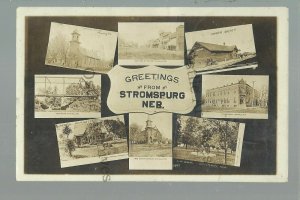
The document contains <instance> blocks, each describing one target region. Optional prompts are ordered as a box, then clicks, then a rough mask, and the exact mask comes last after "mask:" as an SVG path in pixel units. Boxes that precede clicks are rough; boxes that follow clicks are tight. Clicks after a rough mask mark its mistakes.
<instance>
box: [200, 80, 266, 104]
mask: <svg viewBox="0 0 300 200" xmlns="http://www.w3.org/2000/svg"><path fill="white" fill-rule="evenodd" d="M260 103H261V99H260V93H259V92H258V91H257V90H256V89H255V88H253V87H252V86H250V85H249V84H248V83H247V82H246V81H244V80H243V79H241V80H239V81H238V82H237V83H231V84H229V85H228V84H227V85H224V86H221V87H217V88H212V89H208V90H206V93H205V98H204V105H205V106H209V107H224V108H234V107H238V108H245V107H257V106H263V105H261V104H260ZM265 105H266V104H265ZM265 105H264V106H265Z"/></svg>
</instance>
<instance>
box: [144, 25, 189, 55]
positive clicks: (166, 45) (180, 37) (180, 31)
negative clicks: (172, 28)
mask: <svg viewBox="0 0 300 200" xmlns="http://www.w3.org/2000/svg"><path fill="white" fill-rule="evenodd" d="M147 47H148V48H159V49H166V50H172V51H183V50H184V26H183V25H180V26H178V27H177V28H176V32H173V33H172V32H160V33H159V37H158V38H157V39H155V40H150V41H149V42H148V44H147Z"/></svg>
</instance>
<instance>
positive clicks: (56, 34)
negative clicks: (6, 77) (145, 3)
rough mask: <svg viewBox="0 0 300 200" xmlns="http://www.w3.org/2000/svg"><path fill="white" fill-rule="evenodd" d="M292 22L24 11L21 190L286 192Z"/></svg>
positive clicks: (174, 11)
mask: <svg viewBox="0 0 300 200" xmlns="http://www.w3.org/2000/svg"><path fill="white" fill-rule="evenodd" d="M288 19H289V18H288V9H286V8H279V7H278V8H270V7H265V8H259V7H255V8H250V7H249V8H238V7H235V8H232V7H230V8H225V7H222V8H207V7H206V8H196V7H195V8H183V7H180V8H179V7H177V8H172V7H160V8H159V7H156V8H142V7H136V8H134V7H131V8H125V7H124V8H121V7H120V8H117V7H114V8H96V7H93V8H78V7H76V8H67V7H63V8H59V7H57V8H18V10H17V38H16V50H17V54H16V58H17V60H16V63H17V78H16V81H17V84H16V85H17V88H16V91H17V94H16V104H17V105H16V112H17V113H16V120H17V121H16V130H17V135H16V147H17V149H16V152H17V154H16V177H17V180H19V181H157V182H160V181H166V182H213V181H215V182H286V181H287V180H288V147H289V146H288V109H287V108H288V97H289V95H288V67H289V65H288V49H289V48H288V36H289V34H288ZM58 20H59V21H58ZM57 22H59V23H57ZM69 24H72V25H69ZM87 27H89V28H87ZM100 29H101V30H100ZM49 30H50V31H49ZM104 30H107V31H104ZM117 44H118V46H117ZM112 60H114V64H111V63H112ZM115 62H118V64H117V65H116V64H115ZM112 65H114V66H112ZM258 65H259V66H258ZM52 66H53V67H52ZM257 66H258V67H257ZM255 67H256V68H255ZM244 68H248V69H247V70H240V69H244ZM252 68H255V70H252ZM73 69H74V70H73ZM75 69H76V70H75ZM82 70H85V71H86V72H84V74H85V75H83V71H82ZM233 70H239V71H233ZM224 71H227V72H226V74H227V75H224V73H222V74H221V73H220V75H217V74H216V73H219V72H224ZM81 72H82V73H81ZM94 72H95V73H96V74H97V73H105V74H101V75H100V74H98V75H95V73H94ZM229 72H230V73H229ZM208 73H211V74H208ZM229 74H231V75H229ZM237 74H238V75H237ZM113 113H115V114H116V115H118V116H116V117H109V116H111V115H113ZM123 114H124V116H123ZM179 114H180V118H178V119H177V115H179ZM198 114H199V115H198ZM119 115H120V116H119ZM188 116H194V117H188ZM196 116H197V117H198V118H196ZM101 117H102V118H101ZM104 117H105V118H104ZM200 117H201V118H200ZM51 118H57V119H51ZM58 118H59V119H58ZM69 118H77V119H72V120H71V119H70V120H68V119H69ZM79 118H83V119H79ZM214 118H215V119H214ZM245 119H247V120H245ZM82 120H85V121H82ZM70 121H73V122H70ZM244 121H247V122H244ZM62 123H63V124H62ZM244 123H245V124H246V125H245V124H244ZM55 125H56V126H55ZM245 127H246V128H245ZM124 129H125V130H124ZM243 134H244V135H245V137H244V138H243ZM266 141H268V142H266ZM57 142H58V143H57ZM106 161H108V162H106ZM72 166H74V167H72ZM75 166H76V167H75ZM75 168H76V169H75Z"/></svg>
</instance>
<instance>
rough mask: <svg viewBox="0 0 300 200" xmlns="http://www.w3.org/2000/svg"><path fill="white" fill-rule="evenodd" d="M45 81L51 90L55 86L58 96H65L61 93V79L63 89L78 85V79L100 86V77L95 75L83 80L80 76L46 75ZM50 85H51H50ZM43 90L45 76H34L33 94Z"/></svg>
mask: <svg viewBox="0 0 300 200" xmlns="http://www.w3.org/2000/svg"><path fill="white" fill-rule="evenodd" d="M46 77H47V78H48V79H47V85H46V87H47V88H48V86H51V87H52V89H53V88H54V87H55V86H57V93H58V94H65V92H64V91H63V84H62V83H63V77H66V78H65V89H66V87H67V86H68V85H69V84H72V83H79V79H80V78H84V79H85V80H86V81H93V83H94V84H95V85H99V86H100V84H101V76H100V75H96V76H89V77H88V78H85V77H84V76H82V75H46ZM50 83H51V84H50ZM41 89H42V90H44V89H45V75H36V76H35V94H39V93H40V90H41Z"/></svg>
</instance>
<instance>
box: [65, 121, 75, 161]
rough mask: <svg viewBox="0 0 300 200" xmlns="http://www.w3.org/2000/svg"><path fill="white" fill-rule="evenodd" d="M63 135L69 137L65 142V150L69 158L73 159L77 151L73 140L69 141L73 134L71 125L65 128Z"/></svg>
mask: <svg viewBox="0 0 300 200" xmlns="http://www.w3.org/2000/svg"><path fill="white" fill-rule="evenodd" d="M62 133H63V134H64V135H65V136H66V137H67V139H66V141H65V146H66V147H65V150H66V152H68V153H69V156H70V157H72V156H73V155H72V152H73V151H75V143H74V141H73V140H72V139H69V135H70V134H71V133H72V129H71V128H70V125H69V124H66V125H65V127H64V128H63V131H62Z"/></svg>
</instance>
